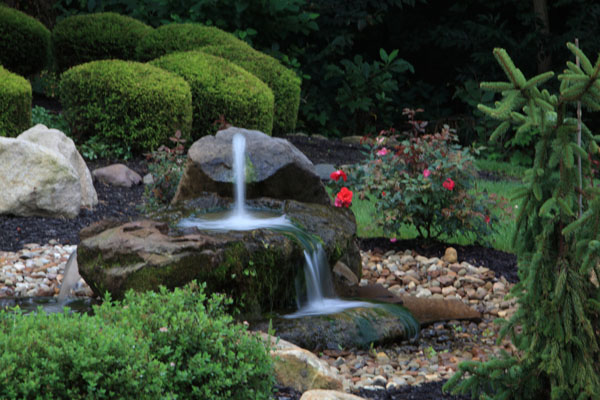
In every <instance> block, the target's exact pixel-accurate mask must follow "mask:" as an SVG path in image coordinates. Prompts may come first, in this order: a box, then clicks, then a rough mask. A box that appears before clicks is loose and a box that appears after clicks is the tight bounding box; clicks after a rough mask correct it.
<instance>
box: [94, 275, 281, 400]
mask: <svg viewBox="0 0 600 400" xmlns="http://www.w3.org/2000/svg"><path fill="white" fill-rule="evenodd" d="M230 304H231V300H226V299H225V298H224V297H223V296H222V295H212V296H211V297H210V298H207V296H206V295H205V294H204V285H203V286H198V285H196V284H195V283H192V284H189V285H187V286H186V287H185V288H183V289H179V288H176V289H175V290H174V291H173V292H172V293H169V292H167V290H166V289H165V288H164V287H162V288H161V289H160V291H159V293H155V292H146V293H137V294H136V293H134V292H132V291H129V292H128V293H127V294H126V296H125V300H124V301H123V306H120V305H119V304H118V303H117V304H114V303H112V302H110V301H105V302H104V303H103V304H102V306H101V307H99V308H96V309H95V312H96V315H97V316H98V318H99V319H101V320H103V321H104V323H106V324H107V325H110V326H112V325H115V326H119V327H121V328H122V329H124V330H126V331H131V332H135V334H136V335H138V337H140V338H143V340H144V341H145V342H147V343H148V345H149V347H150V354H152V355H153V357H154V358H155V359H156V360H158V361H159V362H161V363H162V364H163V365H166V367H167V368H166V371H167V372H166V376H165V393H167V394H178V395H180V396H181V398H186V399H211V400H219V399H223V400H236V399H237V400H246V399H269V398H270V394H271V390H272V387H273V384H274V381H273V374H272V363H271V359H270V356H269V354H268V351H267V349H266V348H265V345H264V344H263V343H262V342H261V341H260V340H259V339H258V337H256V336H254V335H249V334H247V333H246V331H245V327H244V326H243V325H239V324H234V323H233V318H232V317H231V316H229V315H227V314H225V312H224V308H225V307H227V306H228V305H230Z"/></svg>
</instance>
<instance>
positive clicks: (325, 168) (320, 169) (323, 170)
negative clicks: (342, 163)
mask: <svg viewBox="0 0 600 400" xmlns="http://www.w3.org/2000/svg"><path fill="white" fill-rule="evenodd" d="M335 171H336V168H335V167H334V166H333V164H316V165H315V172H316V174H317V175H319V178H321V180H324V181H328V180H329V179H331V178H330V175H331V173H332V172H335Z"/></svg>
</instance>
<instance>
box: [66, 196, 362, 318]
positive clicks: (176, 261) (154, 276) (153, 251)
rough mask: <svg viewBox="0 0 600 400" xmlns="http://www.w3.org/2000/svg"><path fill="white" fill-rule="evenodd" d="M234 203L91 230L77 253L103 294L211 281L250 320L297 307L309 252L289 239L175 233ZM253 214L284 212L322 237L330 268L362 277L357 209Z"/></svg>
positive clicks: (302, 207) (294, 208)
mask: <svg viewBox="0 0 600 400" xmlns="http://www.w3.org/2000/svg"><path fill="white" fill-rule="evenodd" d="M230 201H231V200H227V199H223V198H219V197H218V196H216V195H214V194H213V195H206V196H203V197H199V198H198V199H195V200H191V201H188V202H185V203H184V204H183V205H181V206H180V207H177V208H175V209H171V210H170V211H168V212H166V213H165V214H162V215H156V216H154V218H155V219H156V220H155V221H150V220H146V221H137V222H130V223H126V224H123V225H118V226H112V227H111V226H110V224H104V225H99V226H98V229H97V230H94V229H93V228H92V229H88V230H86V232H85V234H84V235H83V236H84V237H82V241H81V243H80V245H79V246H78V248H77V253H78V256H77V258H78V263H79V272H80V274H81V276H82V277H83V278H84V279H85V281H86V282H87V283H88V284H89V285H90V287H91V288H92V289H93V290H94V292H95V293H97V294H104V293H105V292H106V291H109V292H110V293H111V294H112V296H113V298H120V297H122V296H123V294H124V293H125V291H126V290H128V289H134V290H138V291H140V290H155V289H157V288H158V287H159V286H160V285H164V286H166V287H168V288H174V287H178V286H183V285H184V284H186V283H187V282H189V281H191V280H194V279H195V280H198V281H201V282H206V285H207V290H208V291H209V292H224V293H227V294H229V295H231V296H232V298H233V299H234V300H236V303H237V305H238V306H239V307H240V308H241V309H242V310H243V311H244V312H245V313H247V314H251V315H261V314H263V313H264V312H267V311H271V310H288V311H292V310H294V309H295V308H296V286H295V282H294V278H295V277H296V276H298V275H302V273H303V268H304V259H305V258H304V256H303V247H302V246H301V244H300V243H299V241H298V240H296V239H294V238H292V237H291V236H290V235H289V234H286V233H284V232H280V231H273V230H268V229H258V230H253V231H247V232H237V231H226V232H206V231H198V230H197V229H194V228H191V229H187V230H180V229H177V228H174V226H175V225H176V223H177V221H179V220H180V219H181V218H183V217H187V216H190V214H191V213H192V212H194V211H196V210H207V209H214V208H223V207H226V206H228V205H230ZM248 203H249V206H250V207H252V208H262V209H265V208H266V209H270V210H273V211H277V212H279V213H284V214H286V215H287V216H288V218H289V219H291V220H292V221H295V222H296V223H297V224H299V225H301V226H303V227H304V228H305V229H306V231H307V232H310V233H311V234H315V235H317V236H319V237H320V238H321V239H322V241H323V248H324V250H325V253H326V254H327V258H328V262H329V265H330V266H333V265H335V263H336V262H337V261H338V260H340V259H341V260H342V261H343V262H344V263H345V264H346V265H348V267H349V268H350V269H351V270H352V271H353V272H354V273H355V274H356V275H357V276H360V273H361V260H360V254H359V249H358V246H357V243H356V224H355V221H354V216H353V214H352V212H351V211H349V210H347V209H341V208H335V207H332V206H329V205H320V204H309V203H299V202H297V201H293V200H288V201H278V200H273V199H257V200H254V201H249V202H248Z"/></svg>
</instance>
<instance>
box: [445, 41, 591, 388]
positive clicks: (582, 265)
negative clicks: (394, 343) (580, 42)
mask: <svg viewBox="0 0 600 400" xmlns="http://www.w3.org/2000/svg"><path fill="white" fill-rule="evenodd" d="M567 47H568V48H569V50H570V51H571V52H572V53H573V54H574V55H575V56H576V58H577V59H578V60H580V61H581V66H579V65H578V64H579V62H578V63H577V64H576V63H573V62H570V61H569V62H567V69H565V70H564V72H563V73H562V74H560V75H558V80H559V82H560V91H559V92H558V94H551V93H550V92H549V91H548V90H546V89H542V90H540V88H539V86H541V85H542V84H544V83H545V82H546V81H548V80H550V79H551V78H552V77H553V76H554V74H553V73H552V72H546V73H543V74H540V75H537V76H535V77H533V78H531V79H529V80H527V79H526V78H525V76H524V75H523V73H522V72H521V71H520V70H519V69H518V68H517V67H516V66H515V65H514V63H513V62H512V60H511V59H510V57H509V56H508V54H507V52H506V51H505V50H504V49H500V48H497V49H495V50H494V55H495V57H496V59H497V61H498V63H499V64H500V66H501V67H502V70H503V71H504V73H505V75H506V77H507V78H508V79H507V81H506V82H489V83H488V82H484V83H482V87H483V88H484V89H488V90H493V91H496V92H501V93H502V96H503V98H502V100H501V101H499V102H497V103H496V104H495V107H493V108H492V107H486V106H480V107H479V108H480V109H481V110H482V111H483V112H485V113H487V114H488V115H490V116H491V117H493V118H495V119H497V120H500V121H501V123H500V125H499V126H498V128H497V129H496V130H495V131H494V134H493V135H492V139H493V138H495V137H497V136H499V135H501V134H503V133H505V132H506V131H507V130H509V129H510V127H511V126H515V131H516V133H518V132H523V131H530V130H531V129H532V128H535V129H536V130H538V131H539V136H538V138H537V140H536V146H535V149H536V152H535V159H534V162H533V166H532V168H531V169H529V170H528V171H527V175H526V178H525V183H526V184H525V186H524V187H522V188H521V189H520V190H519V195H520V197H521V198H522V207H521V210H520V213H519V215H518V219H517V228H516V231H515V235H514V238H513V245H514V249H515V251H516V253H517V255H518V259H519V276H520V279H521V281H520V283H519V284H517V285H516V286H515V287H514V288H513V290H512V292H511V293H512V295H514V296H516V297H517V299H518V303H519V308H518V311H517V312H516V313H515V314H514V316H513V317H512V318H511V319H510V321H508V323H506V324H505V325H504V327H503V329H502V331H501V335H502V336H507V335H508V336H509V337H510V339H511V340H512V342H513V344H514V345H515V346H516V347H517V348H518V349H519V350H520V356H519V357H509V356H508V355H506V354H505V355H503V356H502V357H500V358H496V359H492V360H490V361H488V362H486V363H479V362H468V363H463V364H461V365H460V366H459V368H460V369H459V371H458V373H457V374H456V375H455V376H454V377H453V378H452V379H451V380H450V381H449V382H448V384H447V388H450V389H453V390H455V391H459V392H463V393H464V392H470V393H471V394H472V395H473V396H478V395H480V394H481V395H482V397H483V398H494V399H507V398H511V399H547V398H551V399H587V398H595V397H597V395H598V393H600V370H599V368H600V366H599V365H600V364H599V363H598V360H599V359H600V347H599V345H598V339H597V336H598V331H599V329H600V290H599V288H598V284H597V282H594V279H592V275H594V276H596V277H597V276H598V272H599V271H598V260H599V258H600V236H599V232H598V223H599V219H600V196H599V195H600V190H599V189H598V188H597V187H595V186H594V184H593V180H592V179H590V177H591V173H592V168H591V165H592V163H591V156H592V155H594V154H596V153H597V152H598V145H597V143H596V142H597V141H598V140H600V138H598V137H597V136H593V135H592V134H591V132H590V131H589V129H588V128H587V127H586V126H585V124H583V123H581V121H578V120H577V119H576V118H573V117H572V116H571V115H570V114H569V111H570V110H569V106H571V107H572V106H574V105H575V104H576V103H577V102H578V101H579V102H581V104H583V105H584V106H585V107H587V108H588V109H591V110H600V82H599V81H598V78H599V77H600V57H599V58H598V60H597V61H596V63H595V64H592V63H591V62H590V60H589V59H588V58H587V56H586V55H585V54H584V53H583V52H582V51H581V50H580V49H579V48H577V47H576V46H575V45H574V44H572V43H569V44H567ZM461 379H462V380H461Z"/></svg>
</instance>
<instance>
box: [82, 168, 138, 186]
mask: <svg viewBox="0 0 600 400" xmlns="http://www.w3.org/2000/svg"><path fill="white" fill-rule="evenodd" d="M92 175H94V178H95V179H98V180H99V181H100V182H104V183H106V184H109V185H113V186H121V187H127V188H129V187H131V186H133V185H139V184H140V183H141V182H142V177H141V176H140V175H139V174H138V173H137V172H135V171H133V170H132V169H130V168H128V167H127V166H126V165H124V164H111V165H108V166H106V167H103V168H97V169H95V170H94V171H93V172H92Z"/></svg>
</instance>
